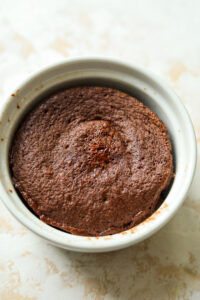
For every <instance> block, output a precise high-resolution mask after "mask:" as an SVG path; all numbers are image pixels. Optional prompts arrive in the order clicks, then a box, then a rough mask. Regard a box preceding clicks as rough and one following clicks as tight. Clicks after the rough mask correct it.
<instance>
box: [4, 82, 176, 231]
mask: <svg viewBox="0 0 200 300" xmlns="http://www.w3.org/2000/svg"><path fill="white" fill-rule="evenodd" d="M9 164H10V169H11V173H12V180H13V183H14V186H15V188H16V190H17V191H18V192H19V193H20V194H21V196H22V198H23V199H24V201H25V202H26V203H27V204H28V206H29V207H30V208H31V209H32V210H33V211H34V212H35V214H36V215H37V216H38V217H39V218H40V219H41V220H43V221H44V222H46V223H47V224H49V225H52V226H54V227H57V228H59V229H61V230H64V231H67V232H69V233H72V234H77V235H85V236H103V235H108V234H115V233H118V232H122V231H124V230H127V229H129V228H132V227H133V226H135V225H137V224H139V223H140V222H142V221H144V220H145V219H146V218H148V217H149V216H150V215H151V214H152V213H153V212H154V211H155V209H156V208H157V206H158V203H159V202H160V199H161V193H162V192H163V191H164V190H166V189H167V188H168V187H169V184H170V182H171V179H172V176H173V161H172V154H171V143H170V139H169V136H168V132H167V128H166V127H165V125H164V124H163V122H162V121H161V120H160V119H159V118H158V116H157V115H156V114H155V113H154V112H152V111H151V110H150V109H149V108H148V107H146V106H145V105H144V104H142V103H141V102H140V101H138V100H137V99H135V98H134V97H132V96H130V95H128V94H126V93H124V92H121V91H119V90H115V89H111V88H107V87H95V86H80V87H75V88H68V89H66V90H63V91H60V92H57V93H54V94H53V95H51V96H49V97H47V98H45V99H43V100H42V101H41V102H40V103H39V104H38V105H37V106H36V107H35V108H34V109H33V110H32V111H30V112H29V113H28V114H27V116H26V117H25V119H24V120H23V122H22V123H21V124H20V126H19V128H18V130H17V131H16V133H15V135H14V138H13V142H12V145H11V149H10V155H9Z"/></svg>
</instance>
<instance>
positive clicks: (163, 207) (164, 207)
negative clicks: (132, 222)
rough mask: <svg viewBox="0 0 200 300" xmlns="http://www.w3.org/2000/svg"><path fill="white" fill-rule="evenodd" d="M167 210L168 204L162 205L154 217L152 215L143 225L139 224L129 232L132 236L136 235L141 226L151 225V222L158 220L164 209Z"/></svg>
mask: <svg viewBox="0 0 200 300" xmlns="http://www.w3.org/2000/svg"><path fill="white" fill-rule="evenodd" d="M166 208H168V204H167V203H163V205H162V206H161V207H160V208H159V209H157V210H156V211H155V212H154V213H153V215H151V216H150V217H149V218H147V219H145V220H144V221H143V222H142V223H140V224H138V225H137V226H135V227H133V228H131V229H130V230H129V232H130V233H131V234H134V233H135V232H136V231H137V230H138V228H139V227H140V226H143V225H144V224H146V223H149V222H151V221H154V220H155V219H156V218H157V216H158V215H160V213H161V212H162V211H163V209H166Z"/></svg>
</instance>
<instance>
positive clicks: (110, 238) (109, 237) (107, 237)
mask: <svg viewBox="0 0 200 300" xmlns="http://www.w3.org/2000/svg"><path fill="white" fill-rule="evenodd" d="M103 239H104V240H105V241H107V240H112V236H106V237H103Z"/></svg>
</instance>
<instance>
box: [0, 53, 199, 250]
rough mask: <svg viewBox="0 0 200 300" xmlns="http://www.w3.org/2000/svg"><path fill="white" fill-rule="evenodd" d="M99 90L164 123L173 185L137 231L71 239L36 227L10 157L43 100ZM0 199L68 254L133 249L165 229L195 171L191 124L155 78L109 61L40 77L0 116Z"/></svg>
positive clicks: (55, 69)
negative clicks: (83, 88) (121, 94)
mask: <svg viewBox="0 0 200 300" xmlns="http://www.w3.org/2000/svg"><path fill="white" fill-rule="evenodd" d="M80 84H85V85H91V84H96V85H102V86H108V87H113V88H117V89H120V90H122V91H125V92H127V93H129V94H131V95H133V96H135V97H136V98H138V99H139V100H141V101H142V102H144V104H145V105H147V106H148V107H150V108H151V109H152V110H153V111H154V112H155V113H157V115H158V116H159V117H160V119H161V120H162V121H163V122H164V123H165V125H166V126H167V128H168V130H169V134H170V137H171V141H172V146H173V158H174V164H175V173H176V176H175V179H174V181H173V184H172V186H171V189H170V191H169V193H168V195H167V196H166V198H165V200H164V202H163V204H162V205H161V206H160V208H159V209H158V210H157V211H156V212H155V213H154V214H153V215H152V216H151V217H150V218H148V219H147V220H145V221H144V222H143V223H141V224H139V225H138V226H136V227H134V228H132V229H130V230H127V231H125V232H122V233H118V234H114V235H110V236H104V237H83V236H77V235H71V234H68V233H66V232H62V231H60V230H58V229H55V228H53V227H51V226H49V225H47V224H45V223H44V222H42V221H40V220H39V219H38V218H37V217H36V216H35V215H34V214H33V213H31V211H30V210H29V209H28V208H27V207H26V206H25V205H24V204H23V202H22V200H21V199H20V198H19V196H18V194H17V193H16V191H15V188H14V187H13V184H12V181H11V177H10V171H9V166H8V152H9V147H10V144H11V142H12V138H13V134H14V132H15V131H16V129H17V127H18V125H19V123H20V121H21V120H22V118H23V117H24V115H25V114H26V113H27V112H28V111H29V110H30V109H31V108H32V107H33V106H34V105H35V104H36V103H37V102H38V101H40V99H41V98H43V97H44V96H45V95H47V94H49V93H51V92H53V91H56V90H57V89H60V88H62V87H71V86H78V85H80ZM0 128H1V130H0V179H1V181H0V197H1V199H2V201H3V202H4V204H5V205H6V206H7V208H8V209H9V211H10V212H11V213H12V214H13V215H14V216H15V217H16V218H17V219H18V220H19V221H20V222H21V223H22V224H23V225H24V226H26V227H27V228H28V229H30V230H31V231H33V232H34V233H36V234H38V235H39V236H40V237H42V238H44V239H46V240H48V241H49V242H50V243H52V244H54V245H56V246H58V247H62V248H65V249H69V250H74V251H82V252H105V251H111V250H116V249H120V248H124V247H127V246H129V245H133V244H136V243H138V242H140V241H142V240H144V239H145V238H147V237H149V236H151V235H152V234H153V233H155V232H156V231H157V230H159V229H160V228H161V227H162V226H164V225H165V224H166V223H167V222H168V221H169V220H170V219H171V217H172V216H173V215H174V214H175V212H176V211H177V210H178V208H179V207H180V205H181V204H182V202H183V200H184V198H185V196H186V194H187V191H188V189H189V186H190V184H191V181H192V178H193V174H194V170H195V165H196V141H195V135H194V131H193V127H192V123H191V121H190V118H189V116H188V114H187V112H186V110H185V108H184V106H183V104H182V103H181V102H180V100H179V99H178V97H177V96H176V94H175V93H174V92H173V91H171V89H170V88H169V87H168V86H167V85H166V84H165V83H163V82H162V81H161V80H160V79H159V78H157V77H156V76H155V75H153V74H151V73H150V72H148V71H146V70H143V69H141V68H139V67H137V66H134V65H130V64H127V63H124V62H120V61H118V60H113V59H104V58H84V59H73V60H68V61H66V62H63V63H61V64H59V65H55V66H52V67H50V68H47V69H44V70H42V71H40V72H38V73H37V74H36V75H34V76H32V77H31V78H29V79H28V80H27V81H26V82H24V83H23V84H22V85H21V86H20V87H19V88H18V89H17V90H15V91H14V92H13V93H12V94H11V96H10V97H9V98H8V99H7V101H6V102H5V104H4V105H3V107H2V108H1V111H0Z"/></svg>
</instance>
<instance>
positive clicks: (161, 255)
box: [0, 0, 200, 300]
mask: <svg viewBox="0 0 200 300" xmlns="http://www.w3.org/2000/svg"><path fill="white" fill-rule="evenodd" d="M84 55H102V56H112V57H118V58H121V59H125V60H128V61H130V62H134V63H137V64H139V65H141V66H144V67H146V68H147V69H149V70H151V71H153V72H155V73H157V74H158V75H160V76H161V77H162V78H163V79H164V80H165V81H166V82H167V83H168V84H169V85H170V86H171V87H172V88H173V89H174V90H175V91H176V93H177V94H178V95H179V96H180V98H181V100H182V101H183V103H184V104H185V106H186V107H187V109H188V111H189V113H190V115H191V117H192V120H193V123H194V126H195V130H196V135H197V141H198V153H199V154H200V145H199V143H200V1H198V0H190V1H185V0H182V1H181V0H168V1H165V0H154V1H153V0H138V1H136V0H134V1H131V0H118V1H117V0H101V1H100V0H84V1H83V0H82V1H81V0H73V1H69V0H65V1H64V0H57V1H54V0H34V1H31V0H21V1H20V0H15V1H13V0H6V1H3V0H0V97H1V103H3V101H5V99H6V97H7V95H9V94H10V93H11V92H12V91H13V90H14V88H15V87H16V86H17V85H18V84H19V83H21V81H22V80H24V79H26V77H27V75H30V74H31V73H32V72H35V71H37V70H39V69H40V68H42V67H44V66H47V65H48V64H51V63H54V62H59V61H62V60H63V59H67V58H68V57H75V56H84ZM199 171H200V163H199V162H198V167H197V172H196V176H195V179H194V182H193V185H192V187H191V189H190V193H189V195H188V198H187V199H186V201H185V203H184V205H183V206H182V208H181V209H180V210H179V212H178V213H177V215H176V216H175V217H174V218H173V220H172V221H171V222H170V223H169V224H168V225H167V226H166V227H164V228H163V229H162V230H161V231H159V232H158V233H157V234H156V235H154V236H153V237H152V238H150V239H148V240H146V241H145V242H143V243H141V244H139V245H137V246H134V247H130V248H128V249H125V250H122V251H118V252H114V253H107V254H94V255H93V254H77V253H72V252H67V251H64V250H60V249H57V248H55V247H53V246H51V245H49V244H47V243H46V242H45V241H43V240H41V239H39V238H38V237H37V236H35V235H33V234H32V233H30V232H29V231H27V230H26V229H25V228H24V227H22V226H21V225H20V224H19V223H18V222H17V221H15V220H14V219H13V217H12V216H11V215H10V214H9V213H8V211H7V210H6V209H5V208H4V207H3V205H2V204H1V203H0V299H1V300H34V299H39V300H46V299H47V300H54V299H56V300H65V299H70V300H71V299H75V300H76V299H78V300H79V299H84V300H90V299H91V300H93V299H94V300H102V299H106V300H112V299H120V300H124V299H125V300H126V299H127V300H129V299H130V300H132V299H136V300H143V299H147V300H148V299H150V300H151V299H159V300H162V299H164V300H165V299H170V300H176V299H195V300H198V299H200V188H199V185H200V181H199V180H200V174H199ZM174 201H176V199H174Z"/></svg>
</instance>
